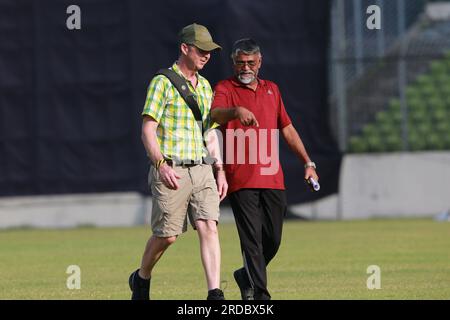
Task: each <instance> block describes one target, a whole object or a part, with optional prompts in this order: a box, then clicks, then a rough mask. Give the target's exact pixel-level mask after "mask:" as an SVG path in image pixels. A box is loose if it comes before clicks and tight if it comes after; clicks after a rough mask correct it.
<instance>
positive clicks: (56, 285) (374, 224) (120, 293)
mask: <svg viewBox="0 0 450 320" xmlns="http://www.w3.org/2000/svg"><path fill="white" fill-rule="evenodd" d="M148 236H149V228H148V227H136V228H105V229H103V228H98V229H97V228H79V229H70V230H3V231H0V262H1V263H0V277H1V278H0V299H129V298H130V292H129V288H128V276H129V274H130V272H131V271H133V270H135V269H136V268H137V266H138V265H139V263H140V258H141V254H142V251H143V249H144V245H145V243H146V241H147V238H148ZM220 238H221V244H222V280H223V287H224V288H225V289H224V291H225V295H226V298H227V299H239V298H240V295H239V292H238V288H237V286H236V284H235V282H234V280H233V277H232V273H233V270H235V269H236V268H237V267H239V266H240V265H241V256H240V250H239V242H238V237H237V231H236V228H235V226H234V224H221V225H220ZM69 265H78V266H80V268H81V289H80V290H69V289H67V287H66V280H67V277H68V276H69V275H68V274H66V269H67V267H68V266H69ZM369 265H378V266H379V267H380V268H381V289H378V290H377V289H376V290H368V289H367V286H366V281H367V278H368V277H369V276H370V275H369V274H367V273H366V270H367V267H368V266H369ZM268 277H269V289H270V291H271V293H272V297H273V299H450V223H445V222H444V223H439V222H435V221H431V220H371V221H344V222H302V221H300V222H297V221H295V222H294V221H290V222H287V223H286V224H285V228H284V234H283V242H282V245H281V248H280V251H279V252H278V255H277V257H276V258H275V260H274V261H272V263H271V265H270V266H269V276H268ZM151 292H152V299H205V296H206V285H205V280H204V277H203V271H202V266H201V262H200V255H199V247H198V238H197V234H196V233H195V232H194V231H193V230H192V229H190V230H189V231H188V232H187V233H186V234H184V235H182V236H180V237H179V239H178V241H177V242H176V243H175V244H174V245H173V246H172V247H170V248H169V250H168V251H167V252H166V253H165V255H164V256H163V258H162V260H161V261H160V262H159V264H158V265H157V267H156V269H155V270H154V274H153V279H152V290H151Z"/></svg>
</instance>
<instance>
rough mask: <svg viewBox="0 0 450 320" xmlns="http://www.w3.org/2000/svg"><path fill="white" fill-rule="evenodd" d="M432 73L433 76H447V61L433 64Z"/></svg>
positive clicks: (437, 61) (438, 61)
mask: <svg viewBox="0 0 450 320" xmlns="http://www.w3.org/2000/svg"><path fill="white" fill-rule="evenodd" d="M430 68H431V73H432V74H433V76H436V75H441V74H447V72H448V71H447V66H446V64H445V60H436V61H433V62H431V67H430Z"/></svg>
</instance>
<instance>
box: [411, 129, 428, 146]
mask: <svg viewBox="0 0 450 320" xmlns="http://www.w3.org/2000/svg"><path fill="white" fill-rule="evenodd" d="M408 143H409V148H410V150H412V151H420V150H424V149H425V147H426V145H427V143H426V141H425V138H424V136H423V135H420V134H417V133H416V132H410V133H409V137H408Z"/></svg>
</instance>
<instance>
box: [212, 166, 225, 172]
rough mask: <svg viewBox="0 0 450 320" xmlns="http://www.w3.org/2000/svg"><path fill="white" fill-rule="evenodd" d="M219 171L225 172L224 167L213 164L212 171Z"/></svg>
mask: <svg viewBox="0 0 450 320" xmlns="http://www.w3.org/2000/svg"><path fill="white" fill-rule="evenodd" d="M220 171H223V172H225V169H224V168H223V165H215V166H214V172H216V173H217V172H220Z"/></svg>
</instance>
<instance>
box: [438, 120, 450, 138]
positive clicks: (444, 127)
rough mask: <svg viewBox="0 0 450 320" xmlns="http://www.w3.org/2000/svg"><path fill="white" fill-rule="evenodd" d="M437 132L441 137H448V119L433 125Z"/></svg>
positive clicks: (449, 130)
mask: <svg viewBox="0 0 450 320" xmlns="http://www.w3.org/2000/svg"><path fill="white" fill-rule="evenodd" d="M434 127H435V129H436V131H437V132H439V133H441V134H443V135H446V134H447V135H449V136H450V122H449V120H448V119H445V118H444V119H441V120H438V121H436V124H435V125H434Z"/></svg>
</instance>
